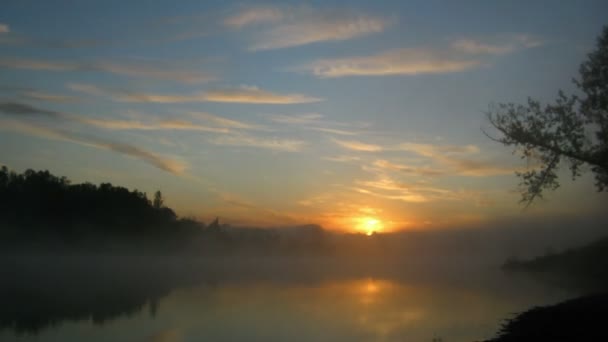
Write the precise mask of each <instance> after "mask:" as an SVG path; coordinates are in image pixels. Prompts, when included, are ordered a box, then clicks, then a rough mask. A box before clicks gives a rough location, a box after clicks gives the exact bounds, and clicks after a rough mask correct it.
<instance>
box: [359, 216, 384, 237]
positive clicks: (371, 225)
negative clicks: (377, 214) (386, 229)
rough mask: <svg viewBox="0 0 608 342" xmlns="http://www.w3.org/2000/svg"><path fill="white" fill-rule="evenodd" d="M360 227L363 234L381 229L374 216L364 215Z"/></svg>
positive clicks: (380, 224)
mask: <svg viewBox="0 0 608 342" xmlns="http://www.w3.org/2000/svg"><path fill="white" fill-rule="evenodd" d="M361 228H363V229H362V230H363V231H364V232H365V235H367V236H371V235H372V234H374V233H376V232H378V231H380V230H381V229H382V223H381V222H380V220H378V219H376V218H372V217H366V218H365V219H364V220H363V222H362V227H361Z"/></svg>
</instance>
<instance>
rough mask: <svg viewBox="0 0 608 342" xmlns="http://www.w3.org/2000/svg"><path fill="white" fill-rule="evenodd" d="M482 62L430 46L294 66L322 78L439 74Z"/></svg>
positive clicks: (466, 68) (323, 60) (467, 67)
mask: <svg viewBox="0 0 608 342" xmlns="http://www.w3.org/2000/svg"><path fill="white" fill-rule="evenodd" d="M480 65H482V61H481V60H480V59H478V58H471V57H469V58H462V57H457V56H451V55H450V54H449V53H446V52H444V51H441V50H437V49H431V48H407V49H399V50H391V51H387V52H383V53H380V54H376V55H372V56H366V57H348V58H336V59H321V60H317V61H315V62H313V63H310V64H307V65H304V66H301V67H298V68H294V70H304V71H309V72H311V73H312V74H313V75H315V76H318V77H321V78H335V77H345V76H390V75H418V74H440V73H451V72H459V71H464V70H468V69H471V68H474V67H477V66H480Z"/></svg>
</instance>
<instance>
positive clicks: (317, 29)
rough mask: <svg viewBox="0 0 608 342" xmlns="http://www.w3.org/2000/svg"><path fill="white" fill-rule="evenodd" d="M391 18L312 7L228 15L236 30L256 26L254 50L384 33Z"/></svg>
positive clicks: (284, 8)
mask: <svg viewBox="0 0 608 342" xmlns="http://www.w3.org/2000/svg"><path fill="white" fill-rule="evenodd" d="M390 23H391V20H388V19H386V18H382V17H376V16H370V15H366V14H361V13H356V12H353V11H344V10H326V9H323V10H321V9H314V8H310V7H259V8H248V9H244V10H242V11H240V12H239V13H237V14H235V15H234V16H231V17H228V18H227V19H226V20H225V21H224V24H225V25H226V26H228V27H231V28H234V29H241V28H244V27H250V26H253V25H255V26H256V28H258V30H256V31H255V33H254V42H253V44H252V45H251V46H250V47H249V49H250V50H270V49H280V48H287V47H293V46H300V45H306V44H311V43H317V42H327V41H340V40H348V39H353V38H357V37H362V36H367V35H370V34H373V33H378V32H382V31H384V30H385V28H386V27H387V26H388V25H390Z"/></svg>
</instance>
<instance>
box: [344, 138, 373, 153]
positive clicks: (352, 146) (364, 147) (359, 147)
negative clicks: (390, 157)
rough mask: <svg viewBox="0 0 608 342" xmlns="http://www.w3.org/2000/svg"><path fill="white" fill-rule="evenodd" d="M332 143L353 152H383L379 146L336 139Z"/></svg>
mask: <svg viewBox="0 0 608 342" xmlns="http://www.w3.org/2000/svg"><path fill="white" fill-rule="evenodd" d="M333 141H334V142H335V143H336V144H338V145H340V146H341V147H344V148H346V149H349V150H353V151H361V152H379V151H382V150H383V148H382V146H380V145H373V144H366V143H362V142H360V141H354V140H338V139H333Z"/></svg>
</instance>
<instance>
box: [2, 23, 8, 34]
mask: <svg viewBox="0 0 608 342" xmlns="http://www.w3.org/2000/svg"><path fill="white" fill-rule="evenodd" d="M9 32H11V29H10V28H9V26H8V24H2V23H0V33H9Z"/></svg>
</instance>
